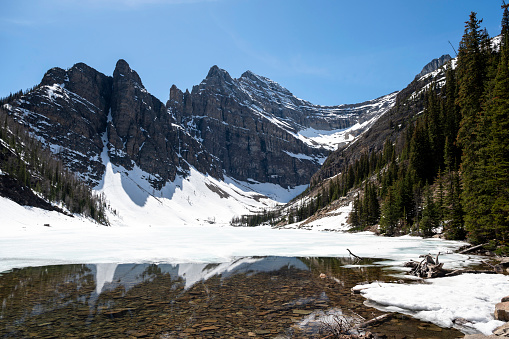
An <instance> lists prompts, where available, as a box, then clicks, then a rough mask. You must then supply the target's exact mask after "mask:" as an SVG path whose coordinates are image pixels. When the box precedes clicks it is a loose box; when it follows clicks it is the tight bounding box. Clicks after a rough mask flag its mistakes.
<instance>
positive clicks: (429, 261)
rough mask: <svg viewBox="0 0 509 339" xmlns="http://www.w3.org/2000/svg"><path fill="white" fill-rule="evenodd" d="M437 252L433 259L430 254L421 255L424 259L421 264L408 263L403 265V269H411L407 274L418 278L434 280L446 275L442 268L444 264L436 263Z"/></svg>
mask: <svg viewBox="0 0 509 339" xmlns="http://www.w3.org/2000/svg"><path fill="white" fill-rule="evenodd" d="M439 255H440V252H438V254H437V256H436V257H435V259H433V257H432V256H431V255H430V254H426V255H423V256H421V257H424V259H423V260H422V261H421V262H419V263H418V262H416V261H413V260H412V261H409V262H407V263H405V264H404V265H405V267H412V269H411V270H410V272H409V274H411V275H415V276H416V277H419V278H436V277H443V276H445V274H446V273H447V272H446V270H444V268H443V267H442V266H443V265H444V264H443V263H439V262H438V256H439Z"/></svg>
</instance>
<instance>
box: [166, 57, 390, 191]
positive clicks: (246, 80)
mask: <svg viewBox="0 0 509 339" xmlns="http://www.w3.org/2000/svg"><path fill="white" fill-rule="evenodd" d="M382 102H383V101H382V100H373V101H372V102H369V103H363V104H358V105H342V106H334V107H324V106H317V105H313V104H311V103H309V102H307V101H304V100H302V99H298V98H296V97H295V96H293V94H292V93H290V92H289V91H288V90H287V89H285V88H283V87H282V86H280V85H279V84H277V83H275V82H273V81H271V80H270V79H267V78H265V77H261V76H258V75H256V74H254V73H252V72H250V71H247V72H245V73H244V74H242V76H241V77H240V78H238V79H234V78H232V77H231V76H230V75H229V74H228V72H226V71H225V70H222V69H220V68H219V67H217V66H213V67H212V68H211V69H210V71H209V73H208V75H207V77H206V78H205V79H204V80H203V81H202V82H201V83H200V84H199V85H198V86H194V87H193V89H192V91H191V92H189V91H186V92H185V93H184V92H182V91H181V90H179V89H178V88H177V87H175V86H172V87H171V90H170V99H169V100H168V102H167V104H166V106H167V108H168V109H169V111H170V112H171V113H172V114H173V115H174V116H175V119H176V120H177V122H178V123H179V124H181V125H182V126H185V127H186V129H187V130H188V131H189V133H190V134H191V135H193V137H194V138H196V139H198V140H201V142H202V144H203V147H204V148H205V149H206V150H207V151H208V152H209V153H211V154H214V156H216V157H217V158H218V159H219V160H220V161H221V163H222V168H223V170H224V172H225V174H226V175H228V176H231V177H233V178H236V179H239V180H244V181H246V180H255V181H259V182H271V183H275V184H279V185H281V186H283V187H287V186H295V185H300V184H308V183H309V179H310V177H311V175H312V174H313V173H315V172H316V171H317V170H318V169H319V167H320V165H321V162H322V161H323V160H324V159H325V157H326V156H327V154H328V153H329V152H328V150H326V149H324V148H321V147H320V145H318V144H314V145H313V143H312V142H306V141H307V140H305V139H304V138H303V137H302V136H301V135H299V132H300V131H302V130H305V129H308V128H312V129H316V130H335V129H343V128H347V127H350V126H352V125H353V124H355V123H357V122H362V121H364V120H367V119H370V118H372V117H373V116H374V115H375V114H377V113H379V112H380V110H383V109H385V108H386V107H385V106H384V103H382ZM387 105H390V102H388V103H387ZM303 140H304V141H303Z"/></svg>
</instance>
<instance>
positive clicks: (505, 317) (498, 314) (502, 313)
mask: <svg viewBox="0 0 509 339" xmlns="http://www.w3.org/2000/svg"><path fill="white" fill-rule="evenodd" d="M495 320H501V321H509V302H508V301H505V302H500V303H498V304H496V305H495Z"/></svg>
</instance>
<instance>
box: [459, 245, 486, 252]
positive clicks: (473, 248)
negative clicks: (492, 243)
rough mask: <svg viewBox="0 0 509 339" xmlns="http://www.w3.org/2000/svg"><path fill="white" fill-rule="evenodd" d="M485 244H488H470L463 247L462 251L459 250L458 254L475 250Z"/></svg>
mask: <svg viewBox="0 0 509 339" xmlns="http://www.w3.org/2000/svg"><path fill="white" fill-rule="evenodd" d="M486 245H488V243H485V244H480V245H476V246H472V247H469V248H466V249H464V250H463V251H459V252H458V253H459V254H465V253H468V252H472V251H475V250H477V249H479V248H482V247H483V246H486Z"/></svg>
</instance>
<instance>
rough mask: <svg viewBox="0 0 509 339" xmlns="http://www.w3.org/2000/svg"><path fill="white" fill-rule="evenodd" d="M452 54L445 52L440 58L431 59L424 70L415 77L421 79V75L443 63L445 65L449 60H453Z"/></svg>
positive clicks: (434, 69)
mask: <svg viewBox="0 0 509 339" xmlns="http://www.w3.org/2000/svg"><path fill="white" fill-rule="evenodd" d="M451 59H452V58H451V56H450V55H449V54H444V55H442V56H441V57H440V58H437V59H433V60H431V61H430V62H429V63H428V64H427V65H426V66H424V67H423V68H422V71H421V72H420V73H419V74H417V75H416V76H415V79H419V78H420V77H422V76H424V75H426V74H428V73H431V72H433V71H436V70H437V69H439V68H440V67H442V66H443V65H445V64H446V63H447V62H448V61H449V60H451Z"/></svg>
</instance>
